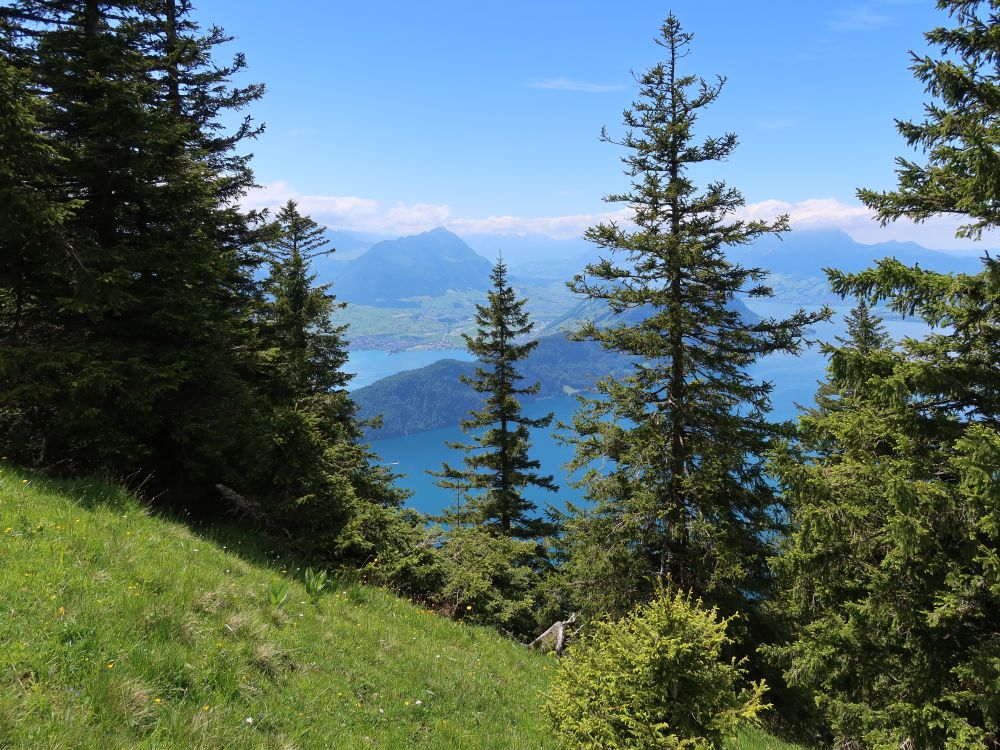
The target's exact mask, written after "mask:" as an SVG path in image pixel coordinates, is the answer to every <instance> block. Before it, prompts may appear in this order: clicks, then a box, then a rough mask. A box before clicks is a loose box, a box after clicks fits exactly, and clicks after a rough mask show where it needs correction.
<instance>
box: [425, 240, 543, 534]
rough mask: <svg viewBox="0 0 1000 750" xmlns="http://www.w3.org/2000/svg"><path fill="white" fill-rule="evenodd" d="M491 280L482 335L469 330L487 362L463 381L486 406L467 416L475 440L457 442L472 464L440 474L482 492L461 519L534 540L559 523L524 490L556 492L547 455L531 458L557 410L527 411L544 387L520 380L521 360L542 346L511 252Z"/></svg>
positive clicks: (479, 317) (444, 482)
mask: <svg viewBox="0 0 1000 750" xmlns="http://www.w3.org/2000/svg"><path fill="white" fill-rule="evenodd" d="M491 278H492V280H493V288H492V290H490V292H489V295H488V301H487V303H486V304H485V305H477V306H476V324H477V331H476V335H475V336H470V335H468V334H463V337H464V338H465V344H466V347H467V348H468V350H469V352H470V353H471V354H473V355H475V356H476V358H477V359H478V361H479V365H478V366H477V368H476V371H475V374H474V375H473V376H472V377H466V376H463V377H462V382H463V383H465V384H466V385H468V386H470V387H471V388H473V389H474V390H475V391H476V392H477V393H481V394H483V395H484V397H485V398H484V402H483V406H482V408H480V409H478V410H475V411H473V412H472V413H471V414H470V415H469V418H468V419H465V420H463V422H462V429H464V430H465V431H466V432H467V433H471V435H472V442H471V443H469V444H463V443H452V444H451V447H452V448H455V449H457V450H461V451H464V452H465V456H464V458H463V464H464V468H462V469H458V468H455V467H452V466H450V465H448V464H447V463H446V464H444V466H443V467H442V470H441V471H440V472H438V474H437V476H438V477H440V481H439V484H440V486H442V487H446V488H450V489H456V490H458V491H459V492H460V493H464V492H466V491H468V490H472V491H473V492H475V491H478V494H473V495H472V496H471V497H470V501H469V505H468V507H467V509H466V511H465V514H464V518H463V519H461V520H463V521H467V522H473V523H479V524H485V525H487V526H489V527H491V528H493V529H495V530H496V531H497V532H498V533H500V534H502V535H505V536H509V537H516V538H519V539H532V538H537V537H540V536H543V535H545V534H547V533H550V532H551V531H552V530H553V527H552V526H551V524H549V523H547V522H546V521H544V520H543V519H541V518H539V517H537V516H536V515H535V512H536V506H535V504H534V503H533V502H532V501H530V500H528V499H527V498H526V497H525V496H524V491H525V490H526V489H527V488H529V487H538V488H540V489H543V490H547V491H550V492H554V491H555V490H556V489H557V487H556V486H555V484H554V483H553V481H552V477H551V476H543V475H541V474H539V472H538V470H539V468H540V467H541V464H540V463H539V461H537V460H536V459H532V458H530V457H529V450H530V448H531V441H530V435H529V429H531V428H540V427H548V426H549V425H550V424H551V423H552V414H548V415H546V416H544V417H539V418H537V419H532V418H529V417H527V416H525V415H524V414H523V413H522V411H521V404H520V401H518V396H523V395H526V394H532V393H537V392H538V389H539V387H540V385H539V384H538V383H535V384H533V385H530V386H523V387H522V386H519V385H518V384H519V381H521V380H523V376H522V375H521V374H520V373H518V371H517V366H516V365H517V363H518V362H520V361H521V360H523V359H525V358H526V357H527V356H528V354H530V352H531V350H532V349H534V348H535V347H536V346H537V345H538V342H537V341H534V340H531V341H526V340H523V337H524V336H527V335H528V334H530V333H531V331H532V330H533V329H534V324H533V323H532V322H531V321H530V320H529V317H528V313H527V312H525V310H524V305H525V303H526V300H524V299H518V298H517V295H516V293H515V292H514V289H513V287H512V286H511V285H510V281H509V280H508V278H507V266H506V265H504V262H503V258H498V259H497V262H496V265H495V266H494V267H493V273H492V275H491ZM449 520H452V521H453V522H454V521H458V520H460V519H457V518H451V519H449Z"/></svg>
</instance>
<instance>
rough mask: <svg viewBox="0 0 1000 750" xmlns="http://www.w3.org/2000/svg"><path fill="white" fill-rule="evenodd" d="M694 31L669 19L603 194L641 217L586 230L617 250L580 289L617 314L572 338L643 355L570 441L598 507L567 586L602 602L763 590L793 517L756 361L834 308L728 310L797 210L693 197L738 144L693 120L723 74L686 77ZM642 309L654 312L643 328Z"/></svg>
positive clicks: (572, 526)
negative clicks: (777, 471) (696, 177)
mask: <svg viewBox="0 0 1000 750" xmlns="http://www.w3.org/2000/svg"><path fill="white" fill-rule="evenodd" d="M690 41H691V35H690V34H686V33H684V32H682V31H681V27H680V24H679V22H678V21H677V19H676V18H675V17H673V16H670V17H669V18H668V19H667V20H666V22H665V24H664V25H663V27H662V36H661V38H660V39H659V40H658V43H659V44H660V45H661V46H662V47H664V49H665V50H666V53H667V59H666V61H665V62H662V63H659V64H657V65H655V66H654V67H652V68H651V69H649V70H648V71H646V72H645V73H643V74H642V75H641V76H640V77H639V78H638V80H639V85H640V92H639V94H640V99H639V101H637V102H636V103H635V104H634V105H633V108H632V109H630V110H628V111H627V112H626V113H625V125H626V127H627V128H628V131H627V133H626V135H625V137H624V139H623V140H622V141H621V145H622V146H624V148H625V149H626V155H625V156H624V157H623V161H624V163H625V165H626V167H627V169H626V175H628V176H629V177H630V178H631V180H632V182H631V190H630V191H628V192H626V193H624V194H621V195H610V196H608V197H607V198H606V200H608V201H610V202H616V203H624V204H626V205H628V206H630V207H633V208H634V210H635V219H634V221H635V223H636V225H637V228H636V229H635V230H634V231H629V230H628V229H626V228H624V227H622V226H619V225H617V224H601V225H598V226H595V227H592V228H591V229H589V230H588V231H587V233H586V237H587V238H588V239H589V240H591V241H592V242H594V243H595V244H596V245H597V246H598V247H599V248H600V249H601V250H609V251H612V252H613V253H615V254H616V255H618V256H619V257H620V258H621V260H620V262H618V263H615V262H613V260H612V259H604V260H602V261H600V262H599V263H596V264H592V265H590V266H588V267H587V269H586V271H585V273H583V274H580V275H578V276H576V277H575V278H574V279H573V281H572V282H571V283H570V286H571V288H572V289H573V290H574V291H575V292H577V293H578V294H580V295H583V296H585V297H587V298H588V299H593V300H601V301H603V302H606V303H607V304H608V305H609V306H610V308H611V309H612V311H613V312H614V313H616V314H617V317H616V319H615V321H614V322H613V323H611V324H610V325H607V326H599V325H597V324H595V323H590V324H587V325H584V326H583V327H582V328H581V329H580V330H579V331H578V332H577V334H576V335H577V337H579V338H583V339H591V340H595V341H599V342H601V343H602V344H603V345H604V346H605V347H606V348H608V349H612V350H615V351H619V352H623V353H625V354H627V355H629V356H630V357H632V358H633V361H635V362H636V363H637V364H636V366H635V368H634V370H633V371H632V372H631V373H630V374H629V375H628V376H626V377H621V378H616V377H609V378H604V379H602V380H601V381H599V382H598V385H597V391H598V397H597V398H591V399H586V400H585V401H584V403H583V407H582V409H581V410H580V411H579V412H578V414H577V416H576V417H575V418H574V422H573V428H574V430H575V432H574V433H570V434H569V436H568V438H567V439H568V440H569V441H570V442H572V443H573V444H574V445H575V448H576V457H575V459H574V462H573V466H574V467H575V468H577V469H583V470H585V472H586V473H585V474H584V477H583V481H584V483H585V485H586V487H587V493H588V497H589V498H590V499H591V500H593V501H594V504H593V506H592V508H588V509H574V511H575V516H574V517H573V518H571V519H570V520H569V521H568V522H567V527H566V535H565V540H564V546H565V553H566V556H567V558H568V561H567V564H566V566H565V569H566V573H567V578H568V586H569V590H570V596H571V597H572V598H575V599H576V600H577V601H579V602H580V603H581V604H582V606H583V607H584V608H585V609H587V610H589V611H591V612H609V613H619V614H620V613H623V612H625V611H627V610H628V609H630V608H631V607H632V606H633V605H634V604H635V603H636V602H641V601H643V600H644V599H646V598H647V597H649V596H650V595H651V593H652V591H653V590H654V586H655V581H656V580H657V579H658V578H664V577H670V578H671V579H672V580H673V581H675V582H676V583H677V585H679V586H682V587H684V588H685V589H692V590H694V591H695V592H697V593H698V594H699V595H703V596H705V597H706V599H707V600H708V601H711V602H713V603H718V604H720V605H721V606H722V607H723V609H724V611H725V612H727V613H729V614H731V613H733V612H735V611H737V610H750V609H753V608H754V607H755V606H756V603H757V602H759V601H760V597H761V596H762V595H763V594H765V592H766V591H767V587H768V571H767V565H766V557H767V554H768V550H769V548H770V543H771V540H772V539H773V535H774V533H775V532H776V531H777V530H778V528H779V524H778V518H779V516H780V513H779V511H780V509H779V507H778V501H777V500H776V499H775V497H774V492H773V490H772V488H771V487H770V486H769V484H768V482H767V478H766V476H765V474H764V470H763V464H762V461H761V456H762V455H764V454H765V453H766V452H767V450H768V449H769V447H770V445H771V440H772V438H773V437H774V435H775V434H776V433H777V432H778V431H779V428H778V427H777V426H776V425H774V424H772V423H770V422H769V421H768V419H767V412H768V410H769V398H768V394H769V391H770V385H769V384H768V383H758V382H755V381H754V380H753V379H752V378H751V377H750V376H749V375H748V374H747V372H746V368H747V367H748V366H749V365H751V364H752V363H754V362H755V361H756V360H757V359H758V358H759V357H762V356H764V355H766V354H769V353H772V352H794V351H797V349H798V348H799V346H800V345H801V341H802V334H803V331H804V329H805V327H806V326H807V325H809V324H810V323H811V322H813V321H815V320H817V319H819V318H821V317H822V314H816V315H812V314H807V313H805V312H801V311H800V312H798V313H797V314H795V315H794V316H793V317H792V318H790V319H788V320H780V321H779V320H756V321H750V320H747V319H746V318H744V317H743V316H741V315H740V312H739V310H738V309H737V308H736V307H734V306H733V305H732V304H731V303H732V302H733V300H734V299H735V297H736V295H738V294H739V295H748V296H751V297H766V296H768V295H769V294H770V290H769V289H768V288H767V287H765V286H762V285H761V284H760V282H761V280H762V278H763V277H764V275H765V273H764V271H762V270H760V269H756V268H744V267H742V266H740V265H737V264H733V263H731V262H729V261H728V260H727V259H726V256H725V250H726V248H727V247H730V246H734V245H743V244H747V243H749V242H751V241H753V240H754V239H755V238H758V237H760V236H762V235H764V234H768V233H777V232H780V231H783V230H784V229H786V228H787V221H786V220H785V218H780V219H779V220H778V221H777V222H775V223H767V222H763V221H751V222H744V221H739V220H735V219H734V217H733V213H734V212H735V211H736V210H737V209H738V208H739V207H740V206H742V205H743V198H742V196H741V194H740V193H739V192H738V191H737V190H735V189H733V188H729V187H727V186H725V184H724V183H722V182H712V183H711V184H710V185H709V186H708V188H707V189H706V190H705V192H703V193H698V192H697V190H696V187H695V185H694V183H693V182H692V180H691V177H690V176H689V171H690V170H691V169H692V168H694V167H702V166H703V165H704V164H705V163H707V162H713V161H719V160H724V159H726V158H727V157H728V156H729V155H730V154H731V153H732V151H733V149H734V148H735V147H736V143H737V139H736V136H735V135H733V134H731V133H727V134H725V135H723V136H721V137H710V138H707V139H705V140H704V141H702V142H698V141H696V140H695V136H694V133H693V128H694V125H695V122H696V120H697V117H698V115H699V114H700V112H701V110H702V109H703V108H705V107H707V106H709V105H710V104H711V103H712V102H713V101H715V99H716V98H717V97H718V96H719V93H720V91H721V88H722V83H723V81H722V79H720V81H719V82H718V83H717V84H708V83H706V82H704V81H703V80H701V79H699V78H697V77H695V76H691V75H687V74H684V73H682V72H681V69H680V63H681V60H682V59H683V57H684V56H685V55H686V54H687V51H688V50H687V48H688V45H689V43H690ZM604 138H605V140H609V141H610V140H611V139H610V137H608V136H607V135H606V134H605V136H604ZM638 310H641V311H643V312H644V313H645V314H644V315H642V317H641V319H640V320H638V321H630V320H629V317H628V314H629V313H631V312H635V311H638Z"/></svg>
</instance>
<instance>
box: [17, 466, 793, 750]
mask: <svg viewBox="0 0 1000 750" xmlns="http://www.w3.org/2000/svg"><path fill="white" fill-rule="evenodd" d="M284 563H285V560H284V559H283V558H281V557H279V556H277V555H276V554H274V553H271V552H268V551H267V550H265V549H262V548H260V547H259V546H257V545H256V544H255V543H254V540H253V539H252V538H251V537H247V536H243V537H241V536H240V535H238V534H234V533H224V532H218V531H217V532H215V533H214V534H213V535H211V536H209V535H198V534H196V533H194V532H193V531H191V530H190V529H189V528H187V527H185V526H183V525H181V524H179V523H176V522H172V521H166V520H163V519H160V518H157V517H155V516H151V515H150V514H149V513H148V512H147V511H146V509H145V508H144V507H142V506H141V505H139V504H138V503H137V502H136V501H134V500H133V499H132V498H131V497H129V496H128V495H127V494H126V493H125V492H123V491H121V490H119V489H116V488H114V487H112V486H109V485H107V484H103V483H100V482H96V481H82V480H81V481H63V482H56V481H50V480H45V479H41V478H39V477H37V476H35V475H32V474H28V473H24V472H21V471H19V470H17V469H14V468H12V467H10V466H7V465H4V464H3V463H2V462H0V587H2V591H3V592H4V602H3V608H2V610H0V748H31V749H35V748H46V750H56V749H65V750H70V749H72V750H84V749H93V750H118V749H120V750H125V749H126V748H127V749H129V750H131V749H132V748H147V749H149V750H152V749H153V748H157V749H158V750H162V749H164V748H178V749H180V748H184V749H185V750H187V749H189V748H204V749H205V750H209V749H212V750H215V749H217V748H227V750H231V749H235V748H261V749H262V750H263V749H264V748H267V749H274V750H278V749H280V750H310V749H316V750H320V749H322V750H330V749H333V750H341V749H342V750H354V749H355V748H386V749H388V748H393V749H396V748H411V747H412V748H440V749H442V750H444V749H446V748H447V749H452V748H461V749H462V750H503V749H505V748H510V749H511V750H513V749H515V748H516V749H518V750H521V749H522V748H523V749H530V750H545V748H555V747H557V743H556V741H555V739H554V738H553V737H552V736H551V734H550V730H549V728H548V726H547V724H546V722H545V720H544V716H543V712H542V711H541V710H540V709H539V704H540V699H539V696H540V695H541V694H542V693H543V692H544V690H545V688H546V686H547V684H548V681H549V679H550V677H551V676H552V675H553V674H554V672H555V670H556V669H558V663H557V662H556V660H554V659H553V658H551V657H546V656H541V655H538V654H536V653H534V652H531V651H528V650H527V649H525V648H524V647H523V646H521V645H518V644H517V643H514V642H511V641H509V640H505V639H503V638H501V637H500V636H498V635H496V634H495V633H493V632H492V631H489V630H485V629H482V628H476V627H470V626H465V625H462V624H459V623H454V622H451V621H450V620H445V619H443V618H441V617H439V616H437V615H435V614H432V613H430V612H428V611H426V610H422V609H420V608H419V607H417V606H415V605H413V604H411V603H408V602H406V601H404V600H401V599H399V598H398V597H395V596H393V595H391V594H389V593H386V592H384V591H380V590H377V589H372V588H369V587H366V586H361V585H358V584H348V583H344V582H339V583H332V585H331V586H330V588H329V590H328V591H325V592H324V593H323V595H322V596H321V597H320V599H319V600H318V602H317V603H316V604H315V605H314V604H312V603H311V602H310V599H309V597H308V596H307V594H306V591H305V589H304V588H303V586H302V584H301V583H300V580H301V574H300V571H298V570H296V569H294V568H293V569H289V567H286V566H285V564H284ZM283 592H284V593H285V599H284V601H283V603H281V604H275V603H272V602H271V601H270V599H271V598H272V597H273V598H274V599H275V600H277V599H281V594H282V593H283ZM269 594H270V596H269ZM763 748H774V749H775V750H777V749H779V748H781V749H787V750H796V749H795V748H794V747H793V746H790V745H785V744H783V743H781V742H779V741H777V740H774V739H773V738H770V737H768V736H766V735H764V734H762V733H759V732H753V731H752V732H748V733H746V734H745V735H743V736H742V737H740V738H738V739H735V738H734V740H733V742H732V745H731V750H758V749H763Z"/></svg>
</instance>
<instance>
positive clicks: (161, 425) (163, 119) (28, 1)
mask: <svg viewBox="0 0 1000 750" xmlns="http://www.w3.org/2000/svg"><path fill="white" fill-rule="evenodd" d="M188 11H189V8H188V6H187V4H186V3H183V2H180V0H176V1H175V0H168V2H152V0H150V2H134V3H104V2H97V1H96V0H52V1H51V2H48V1H47V2H38V1H36V0H21V2H17V3H14V4H13V5H12V6H10V7H8V8H4V9H0V16H2V17H3V31H4V45H5V47H6V48H7V50H6V51H8V52H9V54H10V56H11V59H12V60H16V61H17V62H18V64H19V65H21V66H23V68H24V70H25V72H26V75H28V76H29V77H30V80H31V85H32V87H33V89H34V90H36V91H37V92H38V93H39V95H41V96H42V97H43V98H44V99H45V101H46V103H47V104H48V105H49V106H48V107H47V108H46V110H45V117H44V118H43V119H42V120H41V121H40V123H39V125H40V129H41V130H42V131H43V132H45V133H48V134H50V135H51V138H52V143H53V144H54V145H55V147H56V150H57V156H58V157H59V158H58V160H57V162H56V168H55V169H54V170H53V179H54V180H55V181H56V183H57V185H58V190H59V192H60V194H61V198H62V200H63V202H64V204H66V205H73V206H74V209H73V212H72V216H71V218H70V219H69V220H67V221H66V222H65V223H64V226H63V231H64V236H65V246H68V247H70V248H72V260H73V262H72V263H67V262H66V260H65V259H64V257H63V255H64V253H63V251H62V249H61V248H59V247H56V246H54V245H50V246H49V247H48V248H47V257H45V258H42V257H41V256H38V257H37V265H36V267H35V269H34V270H35V272H36V274H37V275H38V276H39V281H38V283H39V287H38V288H45V286H46V285H48V286H52V285H57V286H58V287H59V288H58V293H57V294H55V295H52V296H50V297H48V298H47V299H46V305H47V308H46V311H45V315H46V318H47V320H48V321H49V323H50V328H49V333H50V334H51V338H50V339H48V340H46V341H45V342H44V347H40V348H41V349H42V350H43V351H45V352H47V353H48V361H47V362H41V361H40V362H37V363H36V366H35V369H34V372H33V373H30V374H27V375H25V374H24V373H22V375H21V377H34V378H36V379H39V380H42V381H44V382H42V383H40V387H41V388H42V389H45V388H48V389H49V390H50V391H51V392H52V394H53V398H52V401H51V404H50V409H51V413H52V414H54V415H55V421H54V422H51V423H48V424H42V423H39V424H38V425H37V426H36V429H35V432H36V434H37V435H38V436H40V437H42V438H43V442H44V451H43V452H44V458H40V459H39V460H41V461H44V462H45V463H46V464H47V465H50V466H51V465H56V466H59V467H60V468H62V469H63V470H66V471H97V470H108V471H113V472H118V473H129V474H131V473H134V472H141V473H143V474H145V473H151V474H153V475H154V481H155V482H156V483H158V484H159V485H160V486H161V487H169V486H179V485H181V484H186V485H188V486H189V487H192V488H207V487H210V486H211V484H213V483H214V482H218V481H223V482H227V483H234V484H238V481H239V479H240V478H241V477H244V476H245V474H246V471H247V470H248V469H249V468H250V467H251V466H252V460H251V459H250V457H249V456H247V455H245V453H244V451H245V445H246V442H247V435H248V434H253V433H254V432H255V430H254V428H253V426H252V422H253V419H254V416H253V415H255V414H257V413H259V410H258V409H257V408H256V405H255V398H254V396H253V393H252V391H251V390H250V389H249V387H248V383H247V382H246V379H245V378H244V377H243V375H242V373H241V368H242V367H243V363H241V361H240V360H241V357H242V356H243V355H242V353H243V352H247V351H248V350H249V346H248V343H249V339H248V338H247V337H248V334H249V331H250V327H249V326H250V320H249V311H250V305H249V302H248V300H249V298H250V297H251V296H252V295H251V293H250V292H251V289H252V286H253V281H252V271H253V262H252V261H251V260H250V258H249V256H248V255H247V254H246V248H247V247H248V246H250V245H251V244H252V240H251V235H252V218H248V217H246V216H244V215H243V214H241V213H240V212H239V211H238V209H236V208H235V207H234V200H235V199H236V198H238V197H239V196H240V195H241V194H242V192H243V191H244V190H245V189H246V188H247V187H248V186H249V185H251V184H252V176H251V175H250V172H249V169H248V168H247V167H246V161H245V159H246V157H245V156H242V155H237V154H235V149H236V147H237V144H238V143H239V142H240V141H241V140H243V139H245V138H247V137H250V136H251V135H253V133H254V130H253V128H252V126H250V125H249V124H247V123H244V125H243V126H241V127H239V128H237V130H236V132H234V133H231V134H226V135H224V134H223V133H224V130H223V129H222V126H221V124H220V123H219V117H220V116H221V114H222V113H223V112H225V111H226V110H228V109H240V108H242V107H244V106H245V105H247V104H249V103H250V102H252V101H253V100H254V99H256V98H257V97H258V96H259V95H260V88H259V87H249V88H244V89H241V88H234V87H231V86H229V85H228V80H229V78H230V76H232V75H233V74H235V73H236V72H238V71H239V70H240V69H241V68H242V67H243V62H242V60H241V59H240V58H238V59H237V60H236V62H235V63H234V65H233V66H229V67H226V66H218V65H217V64H215V63H214V62H213V60H212V51H213V49H214V48H215V47H217V45H218V44H220V43H221V42H223V41H225V38H224V37H222V36H221V32H218V31H217V30H213V31H212V32H210V33H209V34H208V35H202V34H200V33H199V32H198V31H197V28H196V27H195V25H194V24H193V23H192V22H191V21H190V20H189V19H188V18H187V17H186V14H187V13H188ZM171 18H172V20H171ZM171 36H172V38H173V42H172V43H171V45H172V46H171V52H170V57H169V59H166V58H165V57H164V54H163V51H162V49H161V47H162V40H163V38H165V37H171ZM46 268H49V269H51V270H49V271H48V274H49V277H48V280H44V279H43V278H42V277H44V275H45V273H46V270H45V269H46ZM61 279H64V280H61ZM38 343H39V344H41V343H42V342H41V340H39V342H38Z"/></svg>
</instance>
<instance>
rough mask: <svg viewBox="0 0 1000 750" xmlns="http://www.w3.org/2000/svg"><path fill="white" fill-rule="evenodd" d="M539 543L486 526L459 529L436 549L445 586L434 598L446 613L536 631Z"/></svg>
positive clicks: (516, 631) (503, 627) (522, 631)
mask: <svg viewBox="0 0 1000 750" xmlns="http://www.w3.org/2000/svg"><path fill="white" fill-rule="evenodd" d="M538 560H539V554H538V545H537V544H535V543H534V542H524V541H520V540H517V539H511V538H510V537H507V536H502V535H499V534H495V533H493V532H491V531H490V530H489V529H488V528H485V527H483V526H470V527H456V528H452V529H449V530H448V531H447V532H445V534H444V539H443V541H442V543H441V545H440V547H439V548H438V561H439V567H440V571H441V577H442V583H441V587H440V589H439V590H438V591H437V592H436V593H435V594H434V595H433V597H432V598H433V600H434V603H435V604H436V605H437V606H438V607H440V608H441V609H442V610H443V611H444V612H445V614H447V615H448V616H449V617H453V618H455V619H462V620H465V621H467V622H473V623H477V624H480V625H490V626H493V627H496V628H500V629H501V630H505V631H507V632H509V633H513V634H515V635H520V636H525V635H527V634H529V633H531V632H533V631H534V629H535V618H534V610H535V603H536V598H537V597H536V593H537V587H538V582H539V576H538V571H537V569H536V565H537V562H538Z"/></svg>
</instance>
